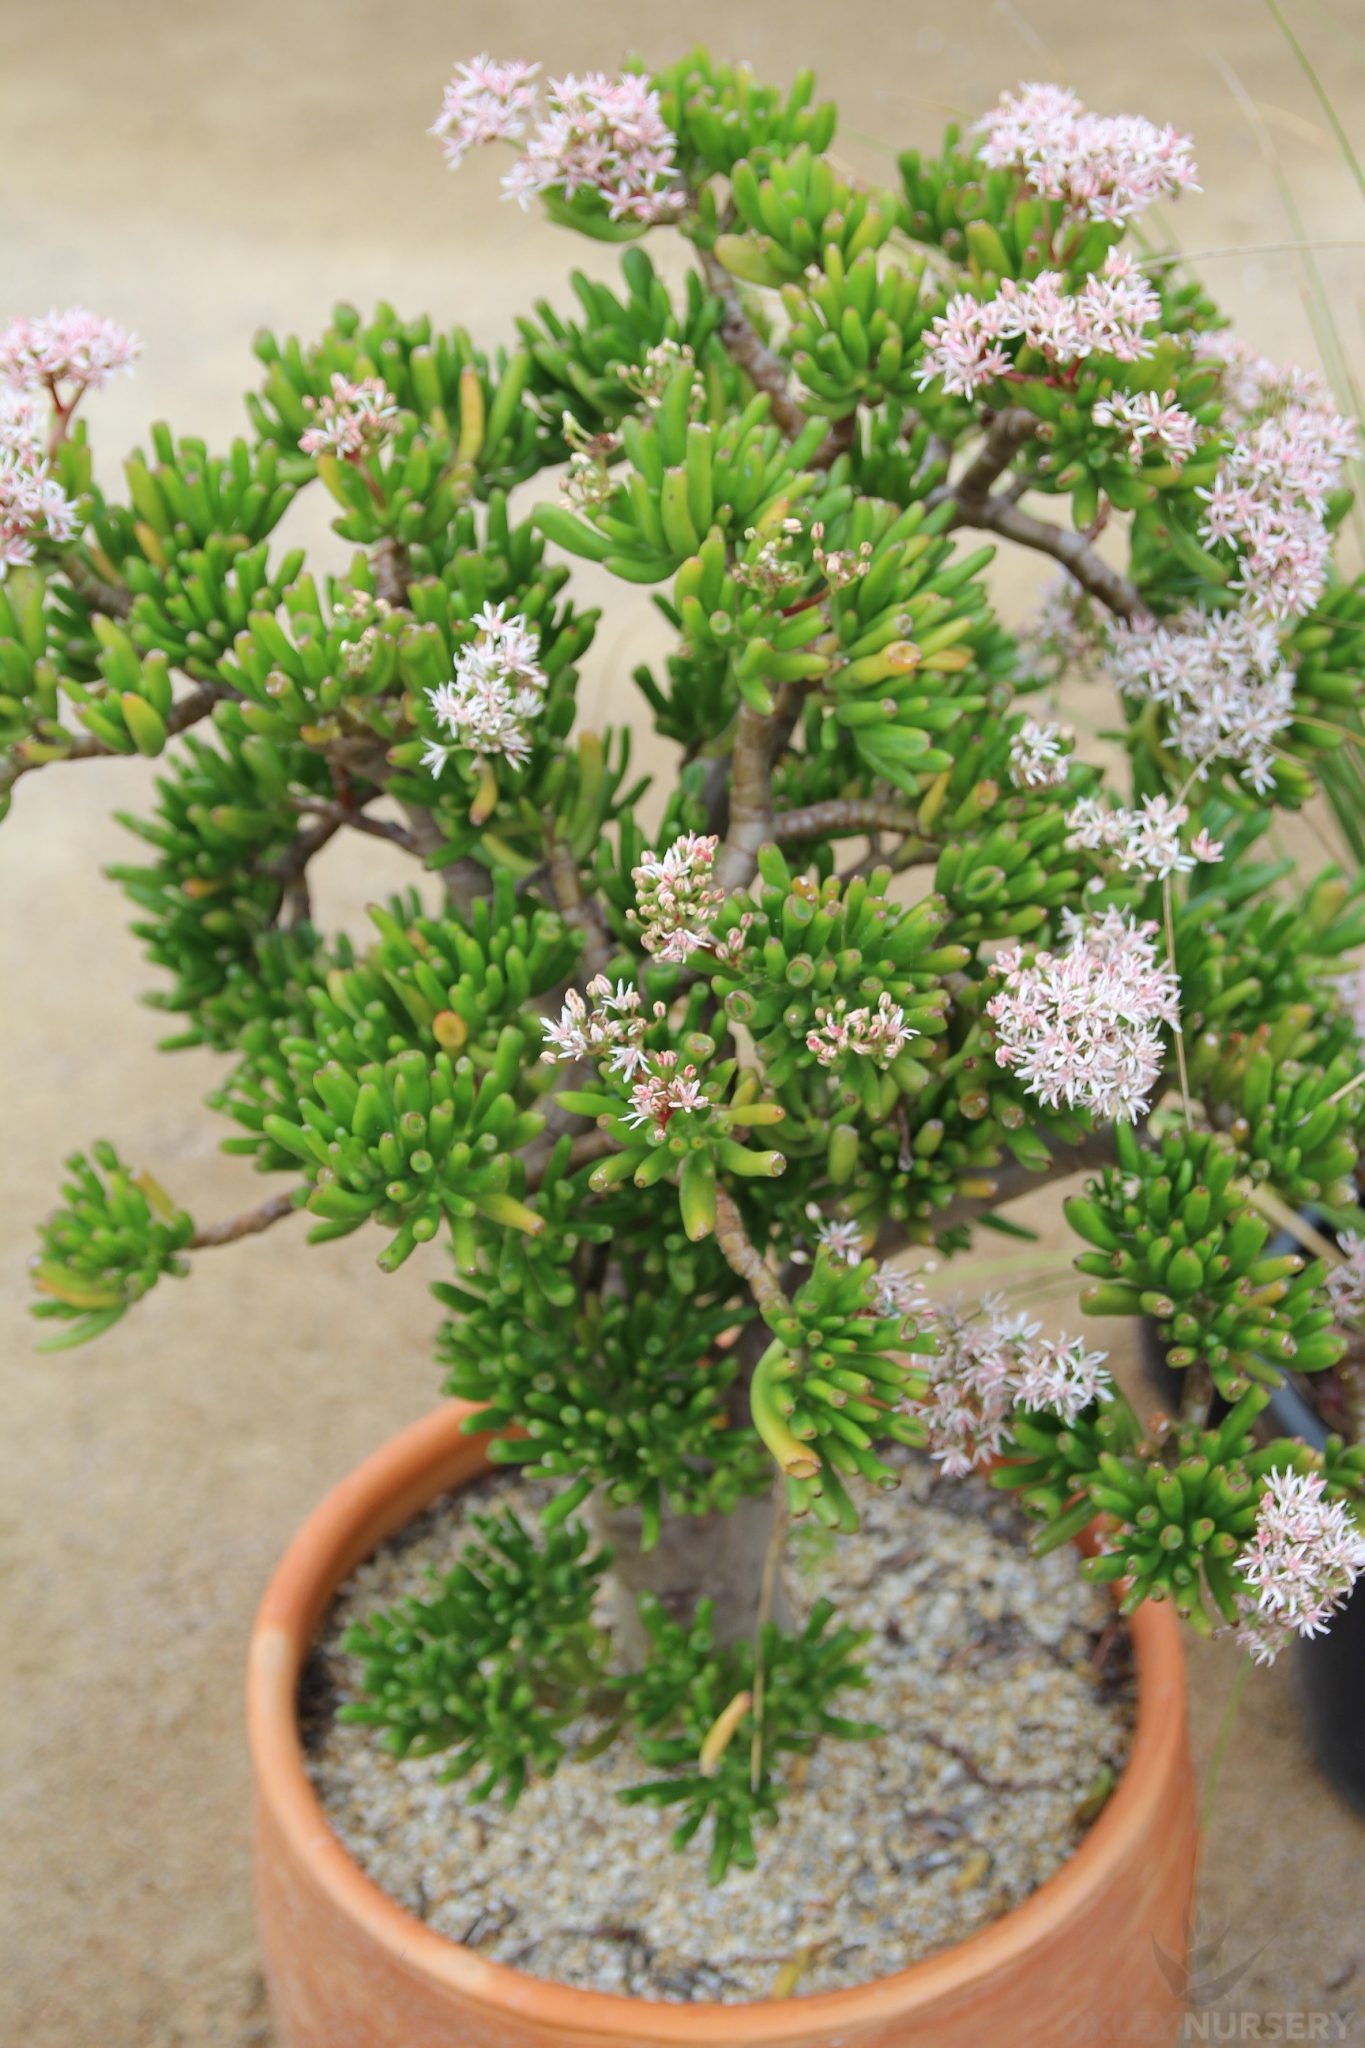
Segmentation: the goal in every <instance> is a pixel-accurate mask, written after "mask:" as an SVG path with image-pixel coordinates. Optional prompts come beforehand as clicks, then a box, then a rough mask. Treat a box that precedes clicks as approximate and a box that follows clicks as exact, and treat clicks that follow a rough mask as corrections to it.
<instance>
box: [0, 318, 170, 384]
mask: <svg viewBox="0 0 1365 2048" xmlns="http://www.w3.org/2000/svg"><path fill="white" fill-rule="evenodd" d="M141 353H142V343H141V342H140V341H139V340H138V338H137V336H136V335H135V334H130V333H129V331H128V329H127V328H126V327H120V326H119V325H118V323H117V322H116V321H114V320H106V319H104V318H102V316H101V315H100V314H98V313H87V312H86V310H85V308H84V307H83V306H69V307H68V308H67V310H66V312H64V313H58V312H57V311H56V310H55V308H54V310H53V311H52V312H50V313H49V314H48V315H47V317H46V319H43V320H26V319H18V320H11V321H10V323H9V325H8V326H7V327H5V328H3V329H0V376H2V377H6V378H8V380H9V382H10V383H11V384H16V385H19V386H20V387H21V388H25V389H28V390H34V389H36V388H38V387H39V386H45V387H46V388H47V389H48V390H49V391H51V392H52V393H53V396H54V397H56V396H58V393H57V389H56V387H57V386H58V385H59V384H69V385H72V386H74V390H73V391H72V392H71V393H70V394H69V395H68V396H67V397H66V398H65V399H64V400H63V401H62V402H63V405H64V407H65V408H66V409H67V410H69V409H70V407H71V405H72V404H74V402H75V399H76V398H77V397H78V396H79V395H80V393H81V392H82V391H98V390H99V389H100V388H101V386H102V385H105V384H107V383H108V382H109V379H110V378H111V377H112V376H113V375H114V373H115V371H116V370H131V368H132V366H133V363H134V361H135V360H136V358H137V357H138V356H139V355H141Z"/></svg>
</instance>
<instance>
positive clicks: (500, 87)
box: [431, 56, 684, 223]
mask: <svg viewBox="0 0 1365 2048" xmlns="http://www.w3.org/2000/svg"><path fill="white" fill-rule="evenodd" d="M538 69H539V67H538V66H537V65H534V64H525V63H521V62H518V61H515V60H514V61H513V62H511V63H506V64H500V63H495V62H494V61H493V60H492V59H491V58H489V57H486V56H485V57H476V58H475V59H474V60H473V61H472V62H471V63H468V64H461V65H459V66H457V67H456V72H455V76H454V78H453V79H452V80H451V82H450V85H449V86H448V87H447V88H446V96H445V102H444V104H443V106H442V108H441V112H440V115H439V116H438V118H437V120H436V123H435V126H434V127H433V128H432V131H431V132H432V134H433V135H436V136H438V137H439V138H440V140H441V143H442V146H443V147H444V149H445V153H446V160H447V162H448V163H449V164H450V166H451V168H452V169H454V168H455V167H456V166H458V165H459V164H460V163H462V162H463V161H464V157H465V155H466V153H467V151H468V150H470V149H471V148H473V147H474V146H475V145H476V144H478V143H482V142H495V141H515V140H516V139H517V138H518V137H520V136H521V135H523V134H524V133H525V131H526V127H527V119H528V116H530V115H531V114H532V113H533V110H534V107H535V87H534V84H533V80H534V78H535V74H536V72H537V70H538ZM546 102H547V105H546V111H545V112H544V113H543V114H542V115H540V116H539V117H538V118H537V119H536V121H535V126H534V128H533V130H532V133H531V136H530V140H529V141H528V142H527V145H526V148H525V151H524V153H523V154H522V155H521V156H520V157H519V158H518V159H517V161H516V163H515V164H514V165H513V166H512V169H511V170H510V171H509V172H508V173H507V176H506V177H505V178H504V179H503V188H504V190H505V191H506V193H507V195H508V197H509V198H514V199H518V200H520V202H521V204H522V205H523V206H525V205H527V203H528V202H529V200H530V199H531V198H532V196H533V195H534V194H536V193H539V192H553V193H556V194H557V195H558V196H560V197H561V198H563V199H566V200H572V199H574V198H575V197H576V196H577V194H578V193H580V192H590V193H595V194H596V195H597V197H598V198H599V199H600V200H601V201H602V203H603V205H604V206H605V208H606V210H607V214H608V216H609V217H610V218H611V219H612V220H638V221H643V222H646V223H649V222H653V221H660V220H668V219H671V218H672V217H673V216H674V215H675V214H676V213H677V212H678V210H679V208H680V207H681V206H682V204H683V197H684V195H683V193H682V192H681V190H680V189H679V188H678V181H679V176H680V173H679V171H678V166H677V163H676V160H675V159H676V152H677V139H676V137H675V136H674V135H673V133H672V131H671V129H669V127H668V126H667V124H666V123H665V121H664V118H663V115H662V113H661V112H660V110H659V95H658V94H657V93H656V92H654V91H652V90H651V88H650V85H649V81H648V80H647V79H645V78H642V77H640V76H639V75H638V74H637V73H634V72H627V73H626V74H625V75H624V76H623V77H620V78H608V77H606V76H605V75H604V74H603V73H602V72H600V71H592V72H588V73H586V74H585V75H584V76H583V77H581V78H579V77H575V76H574V75H573V74H572V73H568V74H566V75H565V76H564V77H563V78H552V79H550V80H549V81H548V82H547V85H546Z"/></svg>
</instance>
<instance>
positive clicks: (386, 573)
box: [370, 534, 412, 608]
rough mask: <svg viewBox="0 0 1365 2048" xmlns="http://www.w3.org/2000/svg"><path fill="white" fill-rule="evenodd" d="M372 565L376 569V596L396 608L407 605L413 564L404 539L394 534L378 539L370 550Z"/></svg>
mask: <svg viewBox="0 0 1365 2048" xmlns="http://www.w3.org/2000/svg"><path fill="white" fill-rule="evenodd" d="M370 567H371V569H373V571H374V594H375V596H376V597H379V598H382V599H383V601H384V603H385V604H389V605H393V606H394V607H395V608H397V607H399V606H401V605H405V604H406V603H407V601H408V585H409V583H410V582H411V580H412V565H411V563H410V562H409V560H408V551H407V549H406V548H405V547H404V545H403V543H402V541H401V540H395V539H394V537H393V535H392V534H386V535H385V536H384V538H383V539H382V540H377V541H376V542H375V544H374V546H373V547H372V548H371V550H370Z"/></svg>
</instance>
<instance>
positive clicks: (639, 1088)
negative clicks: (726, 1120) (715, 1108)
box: [626, 1049, 711, 1143]
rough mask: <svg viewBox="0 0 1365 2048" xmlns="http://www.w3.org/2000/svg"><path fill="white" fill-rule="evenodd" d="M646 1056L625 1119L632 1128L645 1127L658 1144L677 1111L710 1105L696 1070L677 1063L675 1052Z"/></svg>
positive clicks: (631, 1092)
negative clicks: (642, 1071) (628, 1112)
mask: <svg viewBox="0 0 1365 2048" xmlns="http://www.w3.org/2000/svg"><path fill="white" fill-rule="evenodd" d="M645 1059H646V1066H645V1071H644V1073H643V1074H642V1075H641V1077H640V1079H639V1080H638V1081H636V1082H635V1083H634V1085H633V1086H632V1088H631V1091H630V1102H631V1108H630V1114H629V1115H628V1116H627V1117H626V1122H627V1123H628V1124H629V1125H630V1126H631V1128H632V1129H633V1130H641V1129H644V1128H646V1127H647V1128H648V1130H649V1133H650V1136H651V1138H652V1139H653V1140H654V1141H655V1142H656V1143H657V1142H658V1141H660V1140H661V1139H662V1138H663V1136H664V1134H665V1132H666V1131H667V1129H668V1126H669V1124H670V1123H671V1121H672V1119H673V1118H674V1117H675V1116H676V1115H677V1114H678V1112H679V1111H680V1110H682V1111H689V1110H690V1111H696V1110H707V1109H709V1108H710V1107H711V1105H710V1103H709V1102H708V1101H707V1099H706V1097H705V1095H704V1094H703V1093H702V1084H701V1076H700V1074H699V1073H698V1072H697V1069H696V1068H695V1067H694V1066H692V1065H690V1064H689V1065H688V1066H685V1067H683V1066H679V1064H678V1055H677V1053H675V1052H673V1051H671V1050H668V1049H665V1050H664V1051H663V1052H653V1053H647V1054H646V1055H645Z"/></svg>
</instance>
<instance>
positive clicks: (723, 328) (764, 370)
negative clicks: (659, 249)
mask: <svg viewBox="0 0 1365 2048" xmlns="http://www.w3.org/2000/svg"><path fill="white" fill-rule="evenodd" d="M700 254H701V267H702V271H703V274H704V275H705V278H706V282H707V284H708V285H709V286H710V287H711V290H712V291H713V292H714V293H715V295H716V297H717V298H718V299H719V300H720V301H721V304H722V305H723V306H724V308H725V313H724V316H723V318H722V320H721V324H720V338H721V340H722V342H723V343H724V344H725V347H726V348H727V349H728V350H729V353H730V355H731V356H732V357H733V359H734V361H735V362H737V363H738V364H739V367H740V369H741V370H743V371H744V373H745V375H746V376H748V377H751V378H752V379H753V381H754V383H755V384H756V385H757V387H758V389H759V390H760V391H766V392H767V394H768V397H769V399H770V400H771V402H772V403H771V410H772V417H773V421H774V423H775V424H776V425H777V426H779V427H781V429H782V431H783V433H784V434H791V435H796V434H799V433H800V431H801V429H802V427H804V426H805V424H806V415H805V414H804V413H803V412H802V410H801V408H800V406H799V405H798V404H797V403H796V400H795V399H794V398H793V397H792V395H791V391H790V389H789V388H788V384H787V366H786V364H785V363H784V362H783V361H782V358H781V357H780V356H778V355H775V354H774V353H773V351H772V350H771V349H770V348H769V347H768V344H767V342H766V341H764V339H763V337H762V335H761V334H760V333H759V331H758V329H757V328H756V327H755V326H754V324H753V321H752V320H751V319H750V318H749V316H748V314H747V313H746V312H745V310H744V301H743V300H742V299H741V297H740V295H739V287H738V285H737V284H736V283H735V280H734V279H733V278H732V277H731V275H730V273H729V271H728V270H727V269H726V268H725V265H724V264H723V263H722V262H721V261H720V258H719V257H718V256H717V255H716V253H715V251H714V250H713V249H703V250H702V251H701V252H700Z"/></svg>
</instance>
